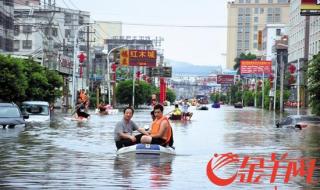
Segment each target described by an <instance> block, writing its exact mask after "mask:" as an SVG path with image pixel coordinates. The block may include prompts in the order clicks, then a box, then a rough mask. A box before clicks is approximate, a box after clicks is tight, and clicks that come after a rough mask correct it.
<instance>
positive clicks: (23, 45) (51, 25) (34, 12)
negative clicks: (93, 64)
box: [13, 1, 90, 74]
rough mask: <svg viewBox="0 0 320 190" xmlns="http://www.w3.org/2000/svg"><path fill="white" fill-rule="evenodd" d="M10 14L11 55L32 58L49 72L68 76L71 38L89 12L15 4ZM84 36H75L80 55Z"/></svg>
mask: <svg viewBox="0 0 320 190" xmlns="http://www.w3.org/2000/svg"><path fill="white" fill-rule="evenodd" d="M14 14H15V24H14V45H13V50H14V54H16V55H22V56H28V57H33V58H34V59H35V60H39V62H41V63H42V64H43V66H45V67H48V68H49V69H53V70H57V71H59V72H61V73H65V74H70V73H71V70H72V68H71V66H72V61H71V60H72V58H73V46H74V43H73V41H74V36H75V33H76V32H77V29H78V28H79V26H81V25H85V24H88V23H89V21H90V14H89V12H84V11H79V10H72V9H66V8H59V7H53V6H46V5H40V3H39V2H38V4H37V3H36V1H33V3H32V4H30V2H29V3H28V4H23V3H22V2H21V1H19V3H16V4H15V8H14ZM85 32H87V31H86V30H83V31H82V32H79V37H78V41H79V47H80V50H81V51H86V50H87V47H86V41H87V40H88V39H86V35H85ZM57 58H58V59H57ZM60 58H62V59H63V60H62V59H60ZM66 60H67V61H66ZM66 62H67V64H66Z"/></svg>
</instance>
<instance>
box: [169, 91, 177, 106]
mask: <svg viewBox="0 0 320 190" xmlns="http://www.w3.org/2000/svg"><path fill="white" fill-rule="evenodd" d="M176 98H177V97H176V93H174V91H173V90H172V89H170V88H167V100H168V101H169V102H170V103H173V102H174V101H175V100H176Z"/></svg>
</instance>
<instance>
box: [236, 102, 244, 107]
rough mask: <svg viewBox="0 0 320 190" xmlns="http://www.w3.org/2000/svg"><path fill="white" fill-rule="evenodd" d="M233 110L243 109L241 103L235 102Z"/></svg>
mask: <svg viewBox="0 0 320 190" xmlns="http://www.w3.org/2000/svg"><path fill="white" fill-rule="evenodd" d="M234 108H243V105H242V103H241V102H237V103H235V104H234Z"/></svg>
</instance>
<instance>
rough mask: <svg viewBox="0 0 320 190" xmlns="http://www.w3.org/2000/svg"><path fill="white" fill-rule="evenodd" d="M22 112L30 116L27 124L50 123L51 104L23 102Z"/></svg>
mask: <svg viewBox="0 0 320 190" xmlns="http://www.w3.org/2000/svg"><path fill="white" fill-rule="evenodd" d="M21 111H22V113H24V114H28V115H29V118H28V119H26V121H27V122H45V121H50V108H49V103H48V102H44V101H25V102H22V106H21Z"/></svg>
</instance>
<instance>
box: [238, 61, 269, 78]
mask: <svg viewBox="0 0 320 190" xmlns="http://www.w3.org/2000/svg"><path fill="white" fill-rule="evenodd" d="M271 66H272V62H271V61H260V60H242V61H240V73H241V75H243V74H263V73H264V74H265V75H268V74H271V73H272V69H271Z"/></svg>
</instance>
